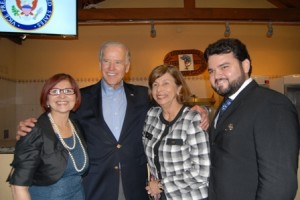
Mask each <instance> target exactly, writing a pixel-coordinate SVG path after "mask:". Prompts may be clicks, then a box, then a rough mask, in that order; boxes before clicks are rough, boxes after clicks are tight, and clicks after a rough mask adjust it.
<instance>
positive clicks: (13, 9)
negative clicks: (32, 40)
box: [0, 0, 53, 31]
mask: <svg viewBox="0 0 300 200" xmlns="http://www.w3.org/2000/svg"><path fill="white" fill-rule="evenodd" d="M0 7H1V14H2V15H3V18H4V19H5V20H6V21H7V22H8V23H9V24H10V25H12V26H14V27H15V28H18V29H21V30H27V31H30V30H35V29H38V28H41V27H43V26H44V25H45V24H47V22H48V21H49V20H50V18H51V16H52V14H53V3H52V0H2V1H0Z"/></svg>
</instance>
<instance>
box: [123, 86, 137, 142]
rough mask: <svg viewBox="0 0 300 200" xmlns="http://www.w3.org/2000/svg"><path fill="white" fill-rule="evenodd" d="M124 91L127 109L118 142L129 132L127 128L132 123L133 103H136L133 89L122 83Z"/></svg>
mask: <svg viewBox="0 0 300 200" xmlns="http://www.w3.org/2000/svg"><path fill="white" fill-rule="evenodd" d="M124 90H125V94H126V100H127V108H126V112H125V117H124V122H123V127H122V130H121V135H120V140H121V139H122V138H124V137H125V136H126V134H128V133H129V132H128V131H126V130H128V127H129V126H131V121H132V117H131V116H132V113H133V112H135V102H136V96H135V95H136V92H135V90H134V88H132V87H129V85H128V84H126V83H125V82H124Z"/></svg>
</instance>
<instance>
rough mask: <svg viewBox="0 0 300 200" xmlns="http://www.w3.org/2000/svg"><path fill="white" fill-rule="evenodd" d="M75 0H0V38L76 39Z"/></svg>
mask: <svg viewBox="0 0 300 200" xmlns="http://www.w3.org/2000/svg"><path fill="white" fill-rule="evenodd" d="M77 30H78V27H77V1H76V0H0V35H19V36H26V35H47V36H65V37H75V36H77Z"/></svg>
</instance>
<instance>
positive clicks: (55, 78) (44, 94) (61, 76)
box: [40, 73, 81, 112]
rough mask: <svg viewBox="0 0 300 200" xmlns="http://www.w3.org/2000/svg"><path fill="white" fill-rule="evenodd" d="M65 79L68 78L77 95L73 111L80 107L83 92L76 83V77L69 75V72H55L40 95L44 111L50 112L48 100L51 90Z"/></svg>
mask: <svg viewBox="0 0 300 200" xmlns="http://www.w3.org/2000/svg"><path fill="white" fill-rule="evenodd" d="M63 80H68V81H69V82H70V83H71V86H72V88H73V89H74V92H75V95H76V102H75V105H74V108H73V109H72V111H75V110H77V109H78V108H79V106H80V103H81V94H80V90H79V86H78V84H77V83H76V81H75V79H74V78H73V77H72V76H71V75H69V74H64V73H60V74H55V75H53V76H52V77H50V78H49V79H48V80H47V81H46V82H45V84H44V86H43V88H42V91H41V96H40V104H41V106H42V108H43V110H44V111H46V112H49V111H50V108H49V106H48V105H47V100H48V95H49V91H50V90H51V89H52V88H53V87H54V86H55V85H56V84H57V83H59V82H61V81H63Z"/></svg>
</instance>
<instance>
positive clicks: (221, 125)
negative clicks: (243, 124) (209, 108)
mask: <svg viewBox="0 0 300 200" xmlns="http://www.w3.org/2000/svg"><path fill="white" fill-rule="evenodd" d="M256 87H258V84H257V83H256V82H255V80H253V81H251V82H250V83H249V84H248V85H247V86H246V87H245V88H244V89H243V90H242V91H241V92H240V94H238V96H237V97H236V98H235V99H234V101H233V102H232V104H231V105H230V106H229V107H228V108H227V110H226V112H224V114H223V116H222V118H220V120H219V121H218V123H217V125H216V128H215V127H213V128H212V133H211V138H212V141H214V140H215V139H216V137H217V136H218V133H219V132H221V130H223V129H225V128H227V123H228V119H230V116H231V115H232V114H233V113H234V112H239V111H238V109H239V107H240V106H242V105H243V102H244V99H245V98H247V96H248V94H249V93H251V91H252V90H254V88H256ZM220 107H221V104H220V106H219V108H218V110H217V112H216V113H219V110H220ZM215 118H216V116H215V117H214V120H215ZM213 122H214V121H213Z"/></svg>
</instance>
